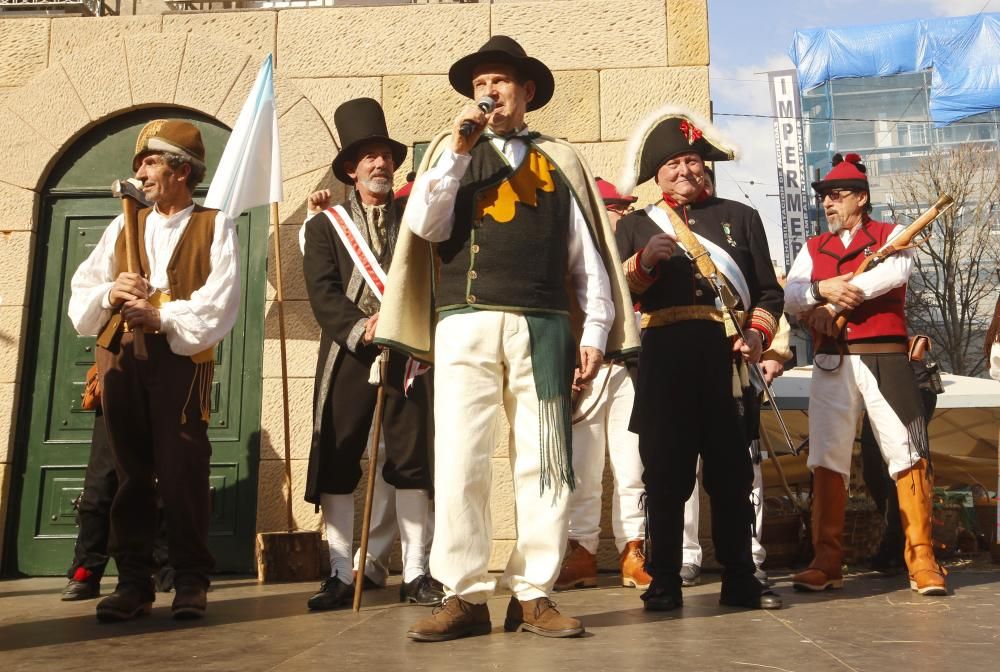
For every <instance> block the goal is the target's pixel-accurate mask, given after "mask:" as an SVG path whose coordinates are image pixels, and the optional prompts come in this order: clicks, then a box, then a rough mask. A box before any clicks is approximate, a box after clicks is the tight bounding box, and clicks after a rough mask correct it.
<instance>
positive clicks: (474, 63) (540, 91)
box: [448, 35, 556, 112]
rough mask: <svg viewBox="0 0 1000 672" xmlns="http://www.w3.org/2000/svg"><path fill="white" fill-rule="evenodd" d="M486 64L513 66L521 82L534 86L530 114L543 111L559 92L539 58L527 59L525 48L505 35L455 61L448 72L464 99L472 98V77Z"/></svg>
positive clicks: (489, 41) (528, 107) (497, 36)
mask: <svg viewBox="0 0 1000 672" xmlns="http://www.w3.org/2000/svg"><path fill="white" fill-rule="evenodd" d="M487 63H505V64H507V65H512V66H514V67H515V68H517V72H518V74H519V75H520V77H521V79H522V80H524V81H527V80H529V79H530V80H531V81H533V82H534V83H535V97H534V98H532V99H531V101H530V102H528V106H527V110H528V112H530V111H532V110H537V109H538V108H540V107H543V106H544V105H545V104H546V103H547V102H549V100H551V99H552V93H553V92H554V91H555V90H556V83H555V80H554V79H553V78H552V71H551V70H549V68H548V66H546V65H545V64H544V63H542V62H541V61H539V60H538V59H537V58H532V57H531V56H528V54H527V53H525V51H524V47H522V46H521V45H520V44H518V43H517V41H515V40H514V39H513V38H510V37H507V36H506V35H494V36H493V37H491V38H490V39H489V40H487V41H486V44H484V45H483V46H481V47H479V51H477V52H475V53H472V54H469V55H468V56H463V57H462V58H460V59H458V60H457V61H455V64H454V65H452V66H451V69H450V70H448V81H449V82H451V85H452V87H453V88H454V89H455V90H456V91H458V92H459V93H461V94H462V95H463V96H465V97H466V98H472V97H473V89H472V73H473V72H474V71H475V70H476V68H477V67H479V66H480V65H484V64H487Z"/></svg>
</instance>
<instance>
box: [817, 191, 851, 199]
mask: <svg viewBox="0 0 1000 672" xmlns="http://www.w3.org/2000/svg"><path fill="white" fill-rule="evenodd" d="M856 193H857V192H854V191H851V190H850V189H830V190H829V191H824V192H823V193H821V194H820V195H819V198H820V200H821V201H825V200H826V199H828V198H829V199H830V200H831V201H840V200H843V199H845V198H847V197H848V196H852V195H854V194H856Z"/></svg>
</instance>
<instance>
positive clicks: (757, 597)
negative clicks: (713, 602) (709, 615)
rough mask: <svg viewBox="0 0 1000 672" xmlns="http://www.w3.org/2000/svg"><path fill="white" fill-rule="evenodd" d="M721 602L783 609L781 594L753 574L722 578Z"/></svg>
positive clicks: (735, 605) (730, 605) (723, 603)
mask: <svg viewBox="0 0 1000 672" xmlns="http://www.w3.org/2000/svg"><path fill="white" fill-rule="evenodd" d="M719 604H721V605H723V606H727V607H742V608H744V609H781V606H782V603H781V596H780V595H778V594H777V593H775V592H774V591H773V590H770V589H769V588H765V587H764V584H762V583H761V582H760V581H758V580H757V578H756V577H755V576H753V575H752V574H751V575H749V576H741V577H738V578H726V577H725V576H723V578H722V592H721V593H719Z"/></svg>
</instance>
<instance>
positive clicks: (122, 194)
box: [111, 177, 152, 207]
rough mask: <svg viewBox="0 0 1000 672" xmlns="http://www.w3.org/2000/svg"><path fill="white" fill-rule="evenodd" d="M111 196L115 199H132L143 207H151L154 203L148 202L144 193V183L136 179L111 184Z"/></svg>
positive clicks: (116, 181)
mask: <svg viewBox="0 0 1000 672" xmlns="http://www.w3.org/2000/svg"><path fill="white" fill-rule="evenodd" d="M111 195H112V196H114V197H115V198H131V199H132V200H133V201H135V202H136V203H138V204H139V205H141V206H144V207H149V206H150V205H152V203H150V202H148V201H147V200H146V196H145V195H144V194H143V193H142V182H140V181H139V180H137V179H136V178H134V177H129V178H126V179H124V180H115V181H114V182H112V183H111Z"/></svg>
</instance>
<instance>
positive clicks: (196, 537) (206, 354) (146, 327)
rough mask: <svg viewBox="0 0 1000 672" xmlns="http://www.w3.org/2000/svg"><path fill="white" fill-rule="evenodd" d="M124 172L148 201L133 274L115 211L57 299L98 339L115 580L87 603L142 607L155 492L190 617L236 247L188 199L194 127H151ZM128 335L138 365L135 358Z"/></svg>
mask: <svg viewBox="0 0 1000 672" xmlns="http://www.w3.org/2000/svg"><path fill="white" fill-rule="evenodd" d="M132 169H133V170H134V171H135V176H136V178H137V179H139V180H141V181H142V189H143V193H144V194H145V197H146V200H147V201H149V202H151V203H153V206H152V207H150V208H143V209H142V210H140V211H139V216H138V241H137V242H138V244H139V248H140V249H139V257H140V264H141V272H136V273H130V272H127V271H125V270H124V269H125V268H127V266H126V256H127V252H126V243H125V235H124V232H123V230H122V229H123V222H124V218H123V217H121V216H119V217H117V218H116V219H115V220H114V221H113V222H111V225H110V226H109V227H108V228H107V230H106V231H105V232H104V235H103V236H102V238H101V240H100V241H99V242H98V243H97V245H96V246H95V247H94V250H93V252H91V254H90V256H89V257H88V258H87V260H86V261H84V262H83V264H81V265H80V268H78V269H77V271H76V273H75V274H74V275H73V280H72V288H73V293H72V296H71V298H70V303H69V316H70V319H71V320H72V321H73V326H74V327H76V330H77V332H78V333H80V334H81V335H95V334H99V336H98V339H97V345H98V347H97V366H98V371H99V373H100V379H101V389H102V408H103V411H104V419H105V422H106V423H107V429H108V435H109V437H110V440H111V447H112V450H113V451H114V456H115V468H116V471H117V473H118V482H119V485H118V492H117V493H116V494H115V498H114V503H113V504H112V507H111V544H110V547H109V552H110V554H111V556H112V557H113V558H114V559H115V564H116V565H117V566H118V586H117V588H115V591H114V592H113V593H112V594H111V595H109V596H108V597H106V598H104V599H103V600H101V601H100V603H99V604H98V605H97V618H98V619H100V620H102V621H120V620H127V619H131V618H134V617H136V616H139V615H141V614H144V613H149V611H150V609H151V607H152V603H153V599H154V592H153V580H152V573H153V571H154V569H155V566H154V563H153V538H154V536H155V534H156V529H157V520H156V502H157V495H159V496H160V497H161V498H162V500H163V514H164V516H165V518H166V528H167V546H168V554H169V562H170V564H171V565H172V566H173V567H174V568H175V570H176V576H175V580H174V588H175V591H176V594H175V596H174V601H173V605H172V607H171V610H172V613H173V616H174V618H200V617H201V616H202V615H203V614H204V613H205V607H206V591H207V588H208V584H209V579H208V574H209V572H210V571H211V570H212V568H213V566H214V561H213V559H212V554H211V553H210V552H209V550H208V528H209V517H210V514H211V500H210V490H209V481H208V478H209V460H210V457H211V454H212V446H211V444H210V443H209V440H208V419H209V415H210V411H211V408H210V404H211V398H210V390H211V385H212V375H213V372H214V364H215V346H216V345H217V344H218V343H219V341H221V340H222V339H223V338H224V337H225V335H226V334H227V333H228V332H229V330H230V329H232V327H233V324H234V323H235V322H236V316H237V314H238V312H239V306H240V273H239V252H238V242H237V239H236V229H235V226H234V225H233V222H232V220H231V219H229V218H228V217H226V216H225V214H223V213H221V212H219V211H217V210H211V209H208V208H203V207H201V206H198V205H195V203H194V201H193V200H192V198H191V196H192V194H193V192H194V189H195V187H196V186H197V185H198V183H199V182H201V180H202V178H203V177H204V175H205V146H204V144H203V143H202V139H201V133H200V132H199V131H198V128H197V127H196V126H194V125H193V124H191V123H189V122H187V121H181V120H178V119H157V120H155V121H151V122H150V123H149V124H147V125H146V126H145V127H144V128H143V129H142V131H141V132H140V133H139V139H138V141H137V142H136V148H135V155H134V157H133V159H132ZM125 325H127V328H125ZM138 329H141V330H143V331H144V332H145V341H146V349H147V351H148V358H147V359H139V358H138V357H137V356H136V354H135V350H134V340H133V339H134V333H135V331H136V330H138Z"/></svg>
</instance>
